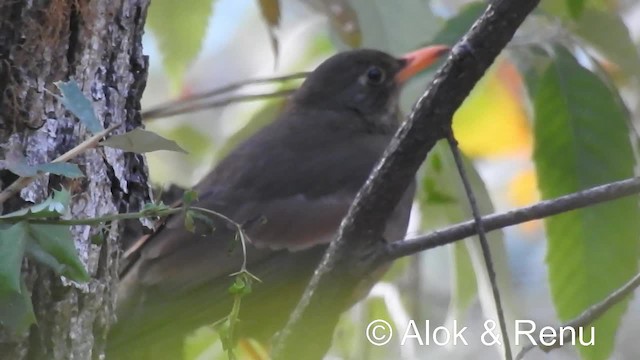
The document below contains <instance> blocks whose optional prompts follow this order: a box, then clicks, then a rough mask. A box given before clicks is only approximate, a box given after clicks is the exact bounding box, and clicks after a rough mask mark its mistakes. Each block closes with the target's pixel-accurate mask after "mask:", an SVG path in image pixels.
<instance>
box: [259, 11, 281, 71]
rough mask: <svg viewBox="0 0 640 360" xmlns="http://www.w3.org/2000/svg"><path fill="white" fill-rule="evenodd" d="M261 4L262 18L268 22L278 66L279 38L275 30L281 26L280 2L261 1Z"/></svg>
mask: <svg viewBox="0 0 640 360" xmlns="http://www.w3.org/2000/svg"><path fill="white" fill-rule="evenodd" d="M259 3H260V12H261V13H262V18H263V19H264V20H265V21H266V22H267V26H268V27H269V38H270V39H271V48H272V49H273V55H274V57H275V62H276V64H277V63H278V54H279V51H278V37H277V36H276V33H275V29H276V28H277V27H278V26H279V25H280V0H259Z"/></svg>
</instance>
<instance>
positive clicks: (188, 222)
mask: <svg viewBox="0 0 640 360" xmlns="http://www.w3.org/2000/svg"><path fill="white" fill-rule="evenodd" d="M184 228H185V230H187V231H188V232H191V233H195V232H196V223H195V220H194V219H193V212H192V211H186V212H185V214H184Z"/></svg>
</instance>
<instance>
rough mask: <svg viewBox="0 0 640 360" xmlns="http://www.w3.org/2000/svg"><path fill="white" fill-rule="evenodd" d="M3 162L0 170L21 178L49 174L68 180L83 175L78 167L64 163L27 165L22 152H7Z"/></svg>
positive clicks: (0, 164)
mask: <svg viewBox="0 0 640 360" xmlns="http://www.w3.org/2000/svg"><path fill="white" fill-rule="evenodd" d="M6 155H7V156H6V158H5V159H4V160H0V169H7V170H9V171H11V172H12V173H14V174H16V175H18V176H22V177H32V176H36V175H38V173H51V174H55V175H61V176H66V177H68V178H72V179H75V178H78V177H83V176H84V174H83V173H82V171H80V168H78V165H76V164H71V163H66V162H51V163H46V164H37V165H29V164H28V163H27V158H26V157H24V155H23V154H22V152H19V151H15V150H14V149H12V150H10V151H8V154H6Z"/></svg>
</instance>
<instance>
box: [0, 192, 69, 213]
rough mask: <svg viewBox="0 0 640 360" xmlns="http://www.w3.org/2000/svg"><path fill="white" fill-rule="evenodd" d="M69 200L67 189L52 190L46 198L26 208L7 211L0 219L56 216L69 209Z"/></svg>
mask: <svg viewBox="0 0 640 360" xmlns="http://www.w3.org/2000/svg"><path fill="white" fill-rule="evenodd" d="M70 202H71V193H69V191H68V190H67V189H64V188H63V189H62V190H53V194H51V196H49V197H48V198H47V200H45V201H43V202H41V203H39V204H35V205H33V206H30V207H28V208H24V209H20V210H18V211H14V212H12V213H8V214H5V215H2V216H0V219H9V218H29V219H34V218H49V217H53V218H57V217H60V216H61V215H65V214H66V213H67V210H68V209H69V203H70Z"/></svg>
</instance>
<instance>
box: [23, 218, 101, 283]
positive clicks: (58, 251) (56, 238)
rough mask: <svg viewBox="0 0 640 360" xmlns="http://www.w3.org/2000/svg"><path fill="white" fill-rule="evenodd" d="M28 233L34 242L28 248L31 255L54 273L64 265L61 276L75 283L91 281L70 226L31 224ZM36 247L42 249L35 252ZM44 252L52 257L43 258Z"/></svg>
mask: <svg viewBox="0 0 640 360" xmlns="http://www.w3.org/2000/svg"><path fill="white" fill-rule="evenodd" d="M28 232H29V235H30V241H32V244H31V246H29V247H28V248H27V249H28V250H30V253H29V255H31V256H33V257H34V258H35V259H39V260H42V261H43V264H44V265H47V266H50V267H51V268H52V269H53V270H54V271H60V267H59V266H58V264H60V265H62V266H63V267H62V271H61V272H60V274H61V275H64V276H66V277H67V278H69V279H71V280H73V281H78V282H86V281H89V280H90V277H89V274H88V273H87V270H86V269H85V267H84V264H83V263H82V261H80V258H78V252H77V250H76V247H75V245H74V243H73V237H72V236H71V230H70V229H69V226H67V225H48V224H29V225H28ZM34 247H35V248H36V249H37V248H38V247H39V248H40V249H37V251H34ZM42 252H44V253H46V254H49V255H51V257H46V258H45V257H43V256H42ZM51 258H53V259H55V260H56V261H57V263H58V264H56V263H54V262H52V259H51ZM43 259H46V260H43Z"/></svg>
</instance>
